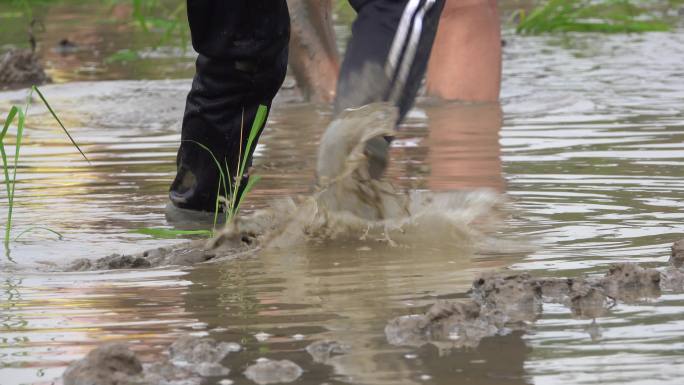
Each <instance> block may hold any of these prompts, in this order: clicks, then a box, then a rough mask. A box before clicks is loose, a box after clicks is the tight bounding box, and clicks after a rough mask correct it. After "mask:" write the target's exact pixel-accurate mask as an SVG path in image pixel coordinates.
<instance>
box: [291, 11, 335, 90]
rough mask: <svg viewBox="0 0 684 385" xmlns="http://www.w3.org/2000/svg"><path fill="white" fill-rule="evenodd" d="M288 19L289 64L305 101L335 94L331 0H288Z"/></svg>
mask: <svg viewBox="0 0 684 385" xmlns="http://www.w3.org/2000/svg"><path fill="white" fill-rule="evenodd" d="M287 3H288V6H289V7H290V18H291V20H292V26H291V35H290V68H291V69H292V71H293V72H294V75H295V78H296V79H297V84H298V85H299V88H300V90H301V91H302V93H303V95H304V98H305V99H306V100H307V101H311V102H315V103H330V102H332V101H333V99H334V98H335V88H336V87H337V73H338V72H339V69H340V57H339V54H338V52H337V43H336V42H335V30H334V29H333V28H332V4H331V0H288V1H287Z"/></svg>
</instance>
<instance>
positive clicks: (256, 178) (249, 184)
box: [233, 175, 261, 216]
mask: <svg viewBox="0 0 684 385" xmlns="http://www.w3.org/2000/svg"><path fill="white" fill-rule="evenodd" d="M260 180H261V177H260V176H259V175H255V176H253V177H251V178H249V181H248V182H247V186H245V190H244V191H243V192H242V194H241V195H240V200H239V201H238V202H237V205H236V206H235V213H234V214H233V216H235V215H237V213H238V212H239V211H240V205H241V204H242V201H243V200H244V199H245V196H247V194H249V192H250V191H252V188H253V187H254V185H255V184H257V182H259V181H260Z"/></svg>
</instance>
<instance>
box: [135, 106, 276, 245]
mask: <svg viewBox="0 0 684 385" xmlns="http://www.w3.org/2000/svg"><path fill="white" fill-rule="evenodd" d="M267 115H268V107H266V106H264V105H260V106H259V108H258V109H257V113H256V116H255V118H254V122H253V123H252V127H251V129H250V131H249V135H248V137H247V143H246V145H245V153H244V154H243V153H242V146H240V153H239V154H238V164H237V168H236V171H235V176H234V178H233V180H234V183H231V182H230V178H231V175H226V172H224V171H223V170H224V167H225V170H226V171H229V170H230V168H229V167H228V163H227V161H226V160H225V159H223V167H222V165H221V161H219V159H218V158H216V156H215V155H214V153H213V152H212V151H211V149H210V148H209V147H207V146H205V145H204V144H202V143H200V142H197V141H194V140H187V141H186V142H188V143H192V144H195V145H197V146H199V147H201V148H202V149H203V150H205V151H207V153H208V154H209V155H210V156H211V159H212V160H213V161H214V164H215V165H216V168H217V170H218V173H219V186H218V191H217V194H216V201H215V210H214V225H213V231H208V230H190V231H187V230H172V229H162V228H142V229H137V230H134V232H136V233H140V234H146V235H152V236H155V237H159V238H175V237H177V236H182V235H207V236H213V234H214V232H215V231H216V225H217V223H218V218H219V214H220V213H221V212H223V214H224V215H225V218H224V219H225V223H230V222H231V221H233V219H235V217H236V216H237V215H238V213H239V212H240V206H241V205H242V201H243V200H244V199H245V197H246V196H247V195H248V194H249V193H250V191H252V188H254V185H255V184H256V183H257V182H258V181H259V180H260V179H261V177H260V176H258V175H255V176H252V177H250V178H249V179H248V182H247V185H245V187H244V189H243V190H242V193H241V194H239V193H238V192H239V191H240V188H241V183H242V180H243V178H244V176H245V171H247V159H248V158H249V154H250V153H251V152H252V150H253V148H254V146H255V145H256V137H257V135H258V134H259V129H260V128H261V127H262V126H263V124H264V122H265V121H266V116H267ZM242 118H243V119H242V121H243V126H241V127H240V133H241V134H240V135H241V136H240V143H242V142H243V138H242V132H244V131H243V127H244V112H243V114H242ZM221 190H223V195H221ZM238 195H239V196H238Z"/></svg>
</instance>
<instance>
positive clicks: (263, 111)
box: [239, 104, 268, 177]
mask: <svg viewBox="0 0 684 385" xmlns="http://www.w3.org/2000/svg"><path fill="white" fill-rule="evenodd" d="M267 115H268V107H266V106H264V105H263V104H262V105H259V108H257V113H256V116H255V117H254V122H253V123H252V128H251V130H250V131H249V137H248V138H247V146H245V155H244V156H243V157H242V159H241V160H240V172H239V176H240V177H242V175H244V174H245V166H246V165H247V158H249V153H250V152H252V151H251V150H252V146H253V145H254V140H255V139H256V137H257V135H258V134H259V130H260V129H261V127H262V126H263V125H264V122H265V121H266V116H267Z"/></svg>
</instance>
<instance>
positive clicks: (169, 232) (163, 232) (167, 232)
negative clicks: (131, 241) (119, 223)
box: [129, 227, 213, 238]
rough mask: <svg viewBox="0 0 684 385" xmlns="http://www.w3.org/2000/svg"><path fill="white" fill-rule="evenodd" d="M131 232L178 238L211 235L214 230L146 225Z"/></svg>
mask: <svg viewBox="0 0 684 385" xmlns="http://www.w3.org/2000/svg"><path fill="white" fill-rule="evenodd" d="M129 232H131V233H136V234H143V235H151V236H153V237H158V238H177V237H179V236H185V235H203V236H207V237H211V236H212V235H213V232H212V231H210V230H173V229H160V228H151V227H144V228H141V229H135V230H130V231H129Z"/></svg>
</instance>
